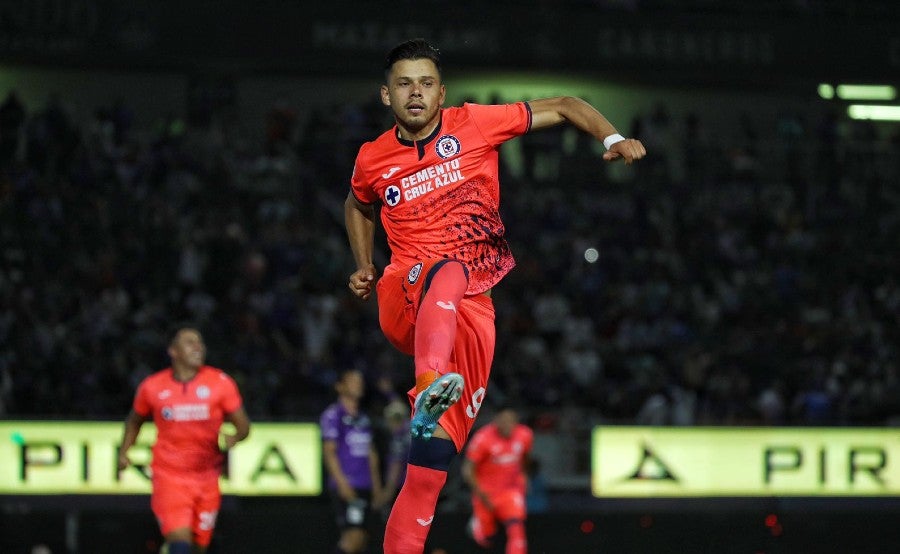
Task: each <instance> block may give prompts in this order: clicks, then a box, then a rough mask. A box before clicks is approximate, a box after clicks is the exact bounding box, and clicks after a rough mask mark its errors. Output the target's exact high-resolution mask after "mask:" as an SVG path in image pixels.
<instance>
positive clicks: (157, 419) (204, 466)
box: [134, 366, 242, 477]
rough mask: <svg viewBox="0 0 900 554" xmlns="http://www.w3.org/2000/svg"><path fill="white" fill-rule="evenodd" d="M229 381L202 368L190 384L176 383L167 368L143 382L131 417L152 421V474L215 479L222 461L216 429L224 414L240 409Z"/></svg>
mask: <svg viewBox="0 0 900 554" xmlns="http://www.w3.org/2000/svg"><path fill="white" fill-rule="evenodd" d="M241 402H242V400H241V395H240V393H239V392H238V388H237V385H236V384H235V382H234V380H233V379H232V378H231V377H229V376H228V375H226V374H225V372H224V371H222V370H221V369H217V368H215V367H211V366H203V367H201V368H200V371H199V372H198V373H197V375H195V376H194V378H193V379H191V380H190V381H187V382H181V381H177V380H176V379H175V377H174V375H173V373H172V368H168V369H164V370H162V371H158V372H156V373H154V374H153V375H150V376H149V377H147V378H146V379H144V380H143V381H142V382H141V384H140V385H139V386H138V389H137V393H136V394H135V397H134V411H135V412H137V413H138V414H139V415H141V416H144V417H149V416H151V415H152V416H153V422H154V423H155V424H156V429H157V436H156V443H155V444H154V445H153V462H152V464H151V466H152V468H153V470H154V471H159V470H163V471H167V472H170V473H171V472H175V473H177V474H179V475H182V476H185V477H191V476H197V477H209V476H210V475H218V473H219V470H220V468H221V466H222V461H223V455H222V453H221V451H220V449H219V428H220V427H221V426H222V421H223V420H224V417H225V414H229V413H232V412H234V411H235V410H237V409H238V408H240V407H241Z"/></svg>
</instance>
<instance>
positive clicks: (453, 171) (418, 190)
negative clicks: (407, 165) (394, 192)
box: [400, 158, 466, 201]
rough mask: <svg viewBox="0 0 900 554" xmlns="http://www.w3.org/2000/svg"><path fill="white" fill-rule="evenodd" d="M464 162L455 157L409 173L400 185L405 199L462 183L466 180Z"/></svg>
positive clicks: (411, 198) (401, 180)
mask: <svg viewBox="0 0 900 554" xmlns="http://www.w3.org/2000/svg"><path fill="white" fill-rule="evenodd" d="M461 166H462V163H461V162H460V160H459V158H454V159H452V160H448V161H446V162H441V163H439V164H434V165H430V166H428V167H426V168H425V169H421V170H419V171H416V172H415V173H413V174H412V175H408V176H406V177H403V178H402V179H400V186H401V187H402V188H403V199H404V200H407V201H409V200H413V199H414V198H419V197H420V196H425V195H426V194H430V193H432V192H434V191H435V190H437V189H439V188H441V187H445V186H447V185H451V184H453V183H461V182H463V181H465V180H466V176H465V175H463V173H462V169H461Z"/></svg>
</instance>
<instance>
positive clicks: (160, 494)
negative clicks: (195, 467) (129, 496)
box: [150, 473, 194, 536]
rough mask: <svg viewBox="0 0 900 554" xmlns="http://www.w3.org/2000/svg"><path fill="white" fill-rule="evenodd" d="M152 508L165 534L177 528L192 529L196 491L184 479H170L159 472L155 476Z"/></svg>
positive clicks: (151, 501)
mask: <svg viewBox="0 0 900 554" xmlns="http://www.w3.org/2000/svg"><path fill="white" fill-rule="evenodd" d="M150 509H151V510H153V515H154V516H156V521H157V522H158V523H159V529H160V531H161V532H162V534H163V536H166V535H169V534H170V533H171V532H172V531H174V530H176V529H190V528H191V524H192V522H193V514H194V492H193V490H191V487H190V486H186V485H185V483H184V482H183V481H181V480H178V479H169V478H166V477H164V476H162V475H160V474H159V473H157V474H155V475H154V476H153V494H152V495H151V496H150Z"/></svg>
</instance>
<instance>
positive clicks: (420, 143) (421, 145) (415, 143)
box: [394, 109, 444, 160]
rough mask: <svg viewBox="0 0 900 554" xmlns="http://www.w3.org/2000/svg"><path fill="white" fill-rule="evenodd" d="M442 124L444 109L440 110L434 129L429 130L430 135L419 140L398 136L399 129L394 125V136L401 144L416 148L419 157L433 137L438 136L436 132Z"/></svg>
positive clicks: (422, 156)
mask: <svg viewBox="0 0 900 554" xmlns="http://www.w3.org/2000/svg"><path fill="white" fill-rule="evenodd" d="M443 124H444V110H443V109H442V110H441V113H440V119H439V120H438V124H437V126H436V127H435V128H434V131H432V132H431V134H430V135H428V136H427V137H425V138H423V139H421V140H407V139H405V138H401V137H400V129H399V128H398V127H397V126H394V136H395V137H397V142H399V143H400V144H402V145H403V146H410V147H415V148H416V153H417V154H418V155H419V159H420V160H421V159H422V158H424V157H425V147H426V146H427V145H428V144H429V143H430V142H432V141H433V140H434V139H435V137H437V136H438V133H439V132H440V131H441V126H442V125H443Z"/></svg>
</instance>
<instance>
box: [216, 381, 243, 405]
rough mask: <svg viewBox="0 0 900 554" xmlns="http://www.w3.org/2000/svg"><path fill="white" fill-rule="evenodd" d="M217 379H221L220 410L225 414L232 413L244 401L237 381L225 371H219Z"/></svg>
mask: <svg viewBox="0 0 900 554" xmlns="http://www.w3.org/2000/svg"><path fill="white" fill-rule="evenodd" d="M219 379H221V380H222V383H221V387H222V411H224V412H225V413H226V414H230V413H234V412H235V411H236V410H237V409H238V408H240V407H241V404H243V403H244V402H243V399H242V398H241V393H240V391H239V390H238V386H237V383H235V382H234V379H232V378H231V377H230V376H228V375H226V374H225V373H220V374H219Z"/></svg>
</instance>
